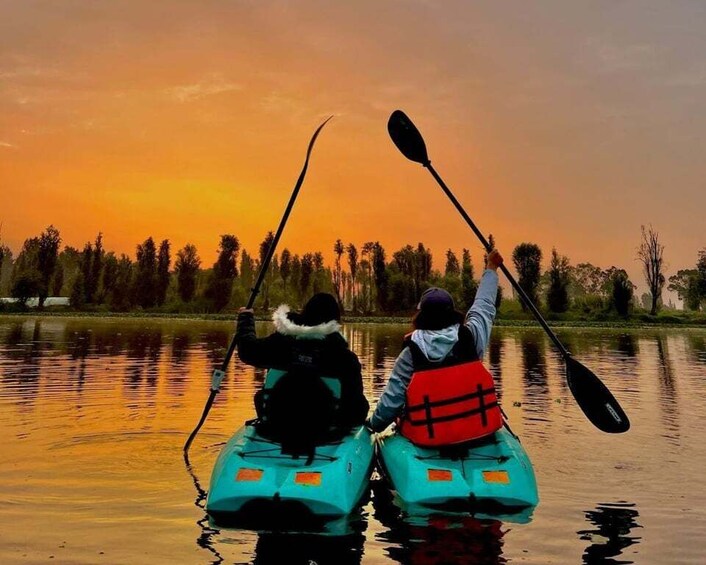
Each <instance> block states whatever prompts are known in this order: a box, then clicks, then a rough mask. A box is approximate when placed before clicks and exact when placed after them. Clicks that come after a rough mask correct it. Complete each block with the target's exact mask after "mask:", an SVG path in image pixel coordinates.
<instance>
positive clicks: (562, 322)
mask: <svg viewBox="0 0 706 565" xmlns="http://www.w3.org/2000/svg"><path fill="white" fill-rule="evenodd" d="M518 308H519V306H518ZM684 314H685V313H683V312H679V311H677V312H667V313H662V314H660V315H657V316H650V315H649V314H646V313H645V314H637V315H634V316H631V317H629V318H623V317H617V316H613V317H609V318H605V319H587V318H577V317H572V316H565V317H556V316H552V315H551V314H550V315H549V316H548V317H547V318H546V319H547V323H548V324H549V325H550V326H552V327H558V328H562V327H564V328H573V327H575V328H616V329H620V328H662V327H666V328H685V329H686V328H693V329H706V315H703V314H701V315H688V313H687V315H684ZM236 317H237V313H236V312H222V313H217V314H216V313H184V312H144V311H137V312H108V311H98V310H96V311H87V310H82V311H78V310H71V309H67V308H48V309H44V310H27V311H14V312H13V311H0V320H2V319H3V318H28V319H33V318H79V319H90V318H97V319H116V320H121V319H123V320H141V319H147V320H175V321H179V320H182V321H189V320H194V321H220V322H235V319H236ZM255 319H256V320H257V321H258V322H268V321H271V317H270V315H268V314H267V313H264V312H258V313H256V316H255ZM410 320H411V313H410V314H409V315H395V316H387V315H380V316H366V315H345V316H343V319H342V323H344V324H346V323H354V324H405V325H410ZM494 325H495V326H498V327H518V328H524V327H526V328H531V327H537V328H539V324H538V323H537V322H536V320H535V319H534V318H532V317H530V316H527V317H522V318H508V317H505V316H504V315H503V312H502V311H501V312H500V313H499V315H498V317H497V318H496V319H495V322H494Z"/></svg>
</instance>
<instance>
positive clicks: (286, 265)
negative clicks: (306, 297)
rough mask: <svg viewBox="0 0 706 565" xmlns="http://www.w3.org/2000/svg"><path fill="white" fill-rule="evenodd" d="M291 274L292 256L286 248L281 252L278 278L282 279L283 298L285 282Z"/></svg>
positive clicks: (285, 287) (285, 291) (285, 292)
mask: <svg viewBox="0 0 706 565" xmlns="http://www.w3.org/2000/svg"><path fill="white" fill-rule="evenodd" d="M291 274H292V254H291V253H290V251H289V249H287V248H286V247H285V248H284V249H283V250H282V253H281V254H280V262H279V276H280V278H281V279H282V288H283V289H284V294H285V296H286V295H287V281H288V280H289V277H290V275H291Z"/></svg>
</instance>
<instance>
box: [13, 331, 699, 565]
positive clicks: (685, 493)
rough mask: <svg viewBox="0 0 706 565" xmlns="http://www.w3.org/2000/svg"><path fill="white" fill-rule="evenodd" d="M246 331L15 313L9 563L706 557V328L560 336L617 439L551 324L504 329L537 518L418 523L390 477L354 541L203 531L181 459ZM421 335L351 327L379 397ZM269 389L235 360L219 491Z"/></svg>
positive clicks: (503, 355)
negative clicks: (398, 503)
mask: <svg viewBox="0 0 706 565" xmlns="http://www.w3.org/2000/svg"><path fill="white" fill-rule="evenodd" d="M267 328H268V325H267V324H261V325H259V331H260V332H262V333H261V335H264V332H265V331H266V329H267ZM232 329H233V326H232V324H229V323H220V322H201V321H172V320H170V321H164V320H148V319H144V320H119V319H95V320H94V319H66V318H43V319H34V318H8V317H2V318H0V425H1V426H2V429H3V431H4V433H3V442H2V443H3V446H2V450H1V451H0V492H1V493H2V495H1V497H0V563H3V564H9V563H39V562H42V563H46V562H52V563H150V564H152V563H172V564H173V563H221V562H222V563H258V564H263V563H303V564H314V563H316V564H323V563H336V564H339V563H341V564H348V563H410V564H422V563H423V564H442V563H483V564H485V563H536V564H545V563H560V564H567V563H586V564H592V563H638V564H658V565H662V564H671V563H695V564H696V563H699V564H702V563H706V543H705V542H704V534H706V488H704V485H705V483H706V481H705V480H704V468H705V467H706V435H705V434H704V431H705V427H706V425H705V424H704V417H705V416H706V330H673V329H655V330H619V331H613V330H605V329H562V330H560V331H559V332H558V334H559V336H560V338H561V339H562V340H563V341H564V343H565V344H566V345H567V347H568V348H569V350H571V351H572V352H574V354H575V355H576V356H577V357H578V358H579V359H581V360H582V361H583V362H584V363H585V364H587V365H588V366H589V367H591V368H592V369H593V370H594V371H595V372H596V374H598V375H599V376H600V377H601V378H602V379H603V380H604V382H605V383H606V384H607V385H608V386H609V388H610V389H611V390H612V391H613V392H614V394H615V395H616V397H617V398H618V399H619V400H620V401H621V403H622V404H623V406H624V408H625V410H626V411H627V413H628V414H629V416H630V418H631V420H632V426H633V427H632V429H631V430H630V432H628V433H627V434H624V435H621V436H609V435H606V434H602V433H601V432H599V431H597V430H596V429H594V428H593V427H592V426H591V425H590V424H589V423H588V422H587V421H586V419H585V418H584V416H583V415H582V413H581V412H580V410H579V409H578V408H577V406H576V404H575V402H574V401H573V398H572V396H571V393H570V392H569V390H568V388H567V387H566V384H565V381H564V378H563V369H562V368H563V365H562V364H561V363H560V359H559V358H558V356H557V354H556V353H555V351H554V350H553V349H552V348H551V346H550V344H549V342H548V340H547V339H546V338H545V336H544V334H543V333H542V332H541V331H539V330H534V329H510V328H497V329H495V330H494V335H493V341H492V344H491V347H490V351H489V352H488V355H487V358H486V362H487V364H488V366H489V368H490V370H491V372H492V373H493V375H494V376H495V378H496V382H497V385H498V389H499V391H500V393H501V400H502V402H503V406H504V409H505V411H506V412H507V414H508V416H509V419H510V424H511V426H512V427H513V429H514V431H515V432H516V433H517V434H518V435H519V436H520V438H521V439H522V441H523V444H524V445H525V448H526V449H527V451H528V453H529V455H530V457H531V459H532V461H533V463H534V466H535V471H536V474H537V480H538V483H539V493H540V499H541V502H540V504H539V506H538V507H537V508H536V509H535V511H534V513H533V515H532V516H531V518H530V519H529V521H526V523H516V522H513V521H507V520H505V521H503V520H497V519H481V520H479V519H475V518H473V517H467V518H465V519H455V520H449V519H445V518H443V517H440V518H436V519H433V520H427V521H424V522H417V521H412V522H410V521H405V520H404V519H403V518H401V517H400V516H399V513H398V512H396V511H395V507H394V506H393V505H392V504H391V502H390V500H389V496H388V491H387V490H386V488H385V485H384V484H383V483H381V482H380V481H373V492H372V495H371V497H370V500H369V501H368V502H367V504H366V505H365V506H364V507H363V509H362V511H361V513H360V516H358V517H357V519H356V520H355V521H354V522H353V524H352V526H351V529H350V530H349V531H348V533H346V534H345V535H338V536H335V535H333V536H332V535H328V536H323V535H302V534H299V535H297V534H264V533H257V532H252V531H245V530H217V529H212V528H211V527H209V524H208V520H207V519H206V518H205V513H204V511H203V509H202V508H201V506H200V504H202V501H201V500H200V498H199V496H198V492H197V490H196V488H195V486H194V482H193V480H192V478H191V476H190V475H189V474H188V473H187V471H186V469H185V466H184V463H183V460H182V454H181V449H182V445H183V443H184V441H185V439H186V437H187V435H188V433H189V432H190V431H191V429H193V427H194V425H195V424H196V422H197V420H198V418H199V416H200V413H201V410H202V408H203V404H204V402H205V400H206V398H207V396H208V387H209V381H210V374H211V370H212V368H213V367H214V366H215V365H217V364H218V363H219V362H220V360H221V359H222V356H223V354H224V350H225V348H226V347H227V344H228V341H229V340H230V337H231V332H232ZM406 331H407V328H406V327H405V326H402V325H364V324H350V325H348V326H347V327H346V328H345V335H346V337H347V339H348V340H349V342H350V344H351V346H352V348H353V350H354V351H355V352H356V353H357V354H358V355H359V357H360V359H361V362H362V364H363V369H364V378H365V390H366V394H367V395H368V397H369V399H370V400H371V401H373V402H374V401H375V400H376V399H377V398H378V396H379V394H380V392H381V390H382V388H383V386H384V384H385V381H386V378H387V374H388V371H389V369H390V367H391V366H392V363H393V361H394V359H395V356H396V355H397V353H398V352H399V350H400V344H401V340H402V336H403V334H404V333H405V332H406ZM262 378H263V374H262V372H261V371H258V370H253V369H252V368H249V367H246V366H245V365H243V364H241V363H239V362H236V363H233V364H232V365H231V368H230V372H229V374H228V377H227V379H226V381H225V383H224V386H223V389H222V393H221V394H220V395H219V397H218V400H217V402H216V405H215V406H214V408H213V410H212V411H211V416H210V417H209V419H208V421H207V423H206V425H205V426H204V428H203V429H202V431H201V433H200V434H199V436H198V437H197V439H196V441H195V443H194V445H193V446H192V449H191V460H192V464H193V467H194V471H195V473H196V478H197V479H198V480H199V481H200V483H201V484H202V485H203V486H204V487H207V485H208V479H209V476H210V472H211V467H212V465H213V463H214V461H215V458H216V456H217V454H218V452H219V449H220V447H221V446H222V444H223V442H225V441H226V440H227V439H228V437H229V436H230V435H231V434H232V432H233V431H234V430H235V429H236V428H237V427H239V426H240V425H241V424H242V422H243V421H244V420H245V419H248V418H251V417H252V416H253V415H254V409H253V405H252V396H253V393H254V391H255V390H257V388H258V387H259V386H260V384H261V382H262Z"/></svg>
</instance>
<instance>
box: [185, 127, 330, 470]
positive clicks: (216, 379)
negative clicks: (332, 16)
mask: <svg viewBox="0 0 706 565" xmlns="http://www.w3.org/2000/svg"><path fill="white" fill-rule="evenodd" d="M332 117H333V116H329V117H328V118H326V120H324V122H323V123H322V124H321V125H320V126H319V127H318V128H316V131H315V132H314V135H313V136H312V137H311V141H310V142H309V147H308V148H307V150H306V159H305V160H304V167H303V168H302V172H301V173H300V174H299V178H298V179H297V184H296V185H295V186H294V191H293V192H292V196H291V197H290V198H289V203H288V204H287V208H286V209H285V211H284V215H283V216H282V220H281V221H280V223H279V227H278V228H277V233H276V234H275V237H274V239H273V240H272V244H271V245H270V248H269V249H268V250H267V256H266V257H265V260H264V261H263V262H262V265H260V272H259V274H258V275H257V280H256V281H255V286H254V287H253V288H252V290H251V292H250V298H249V299H248V303H247V306H246V308H252V307H253V304H255V299H256V298H257V295H258V293H259V292H260V286H262V281H263V280H264V278H265V275H266V274H267V270H268V269H269V267H270V261H271V260H272V256H273V255H274V253H275V249H276V248H277V243H278V242H279V238H280V236H281V235H282V231H284V225H285V224H286V223H287V219H288V218H289V213H290V212H291V211H292V207H293V206H294V201H295V200H296V199H297V195H298V194H299V189H300V188H301V186H302V183H303V182H304V176H305V175H306V170H307V168H308V167H309V157H310V156H311V150H312V149H313V148H314V142H315V141H316V138H317V137H318V136H319V132H320V131H321V129H322V128H323V127H324V126H325V125H326V123H327V122H328V121H329V120H330V119H331V118H332ZM235 346H236V344H235V336H233V339H232V340H231V341H230V345H229V346H228V351H227V352H226V356H225V359H223V363H221V366H220V368H218V369H214V371H213V375H212V376H211V394H210V395H209V397H208V400H207V401H206V406H204V409H203V413H202V414H201V419H200V420H199V423H198V424H196V427H195V428H194V431H193V432H191V435H189V439H187V440H186V443H185V444H184V459H185V460H186V463H187V466H188V465H189V461H188V457H189V447H191V442H192V441H194V438H195V437H196V434H198V433H199V430H200V429H201V426H203V423H204V422H205V421H206V418H207V416H208V413H209V411H210V410H211V406H212V405H213V401H214V400H215V399H216V395H217V394H218V392H219V391H220V388H221V381H223V377H225V374H226V373H225V372H226V369H227V368H228V363H229V362H230V358H231V357H233V353H235Z"/></svg>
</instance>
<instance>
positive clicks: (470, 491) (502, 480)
mask: <svg viewBox="0 0 706 565" xmlns="http://www.w3.org/2000/svg"><path fill="white" fill-rule="evenodd" d="M377 455H378V461H379V463H380V466H381V468H382V471H383V473H384V475H385V476H386V477H387V479H388V480H389V482H390V483H391V485H392V488H393V490H395V491H396V499H397V501H398V503H399V504H400V506H402V507H403V509H404V510H405V511H406V512H407V513H408V514H419V513H427V512H428V511H429V510H439V511H450V512H454V511H468V510H473V511H477V510H490V511H492V512H507V511H511V512H512V511H519V510H522V509H526V508H528V507H534V506H536V505H537V503H538V502H539V496H538V493H537V482H536V479H535V476H534V470H533V468H532V463H531V462H530V460H529V457H528V456H527V453H526V452H525V450H524V448H523V447H522V445H521V444H520V442H519V440H518V439H517V437H515V436H514V435H513V434H512V433H511V432H510V431H509V430H507V429H506V428H502V429H501V430H499V431H497V432H496V433H495V434H493V435H492V436H489V437H488V438H483V439H482V440H479V441H476V442H473V443H472V444H466V445H465V446H450V447H448V448H441V449H435V448H424V447H419V446H416V445H414V444H412V443H411V442H410V441H409V440H408V439H406V438H404V437H402V436H401V435H399V434H395V435H392V436H389V437H385V438H383V439H381V440H379V441H378V444H377Z"/></svg>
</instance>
